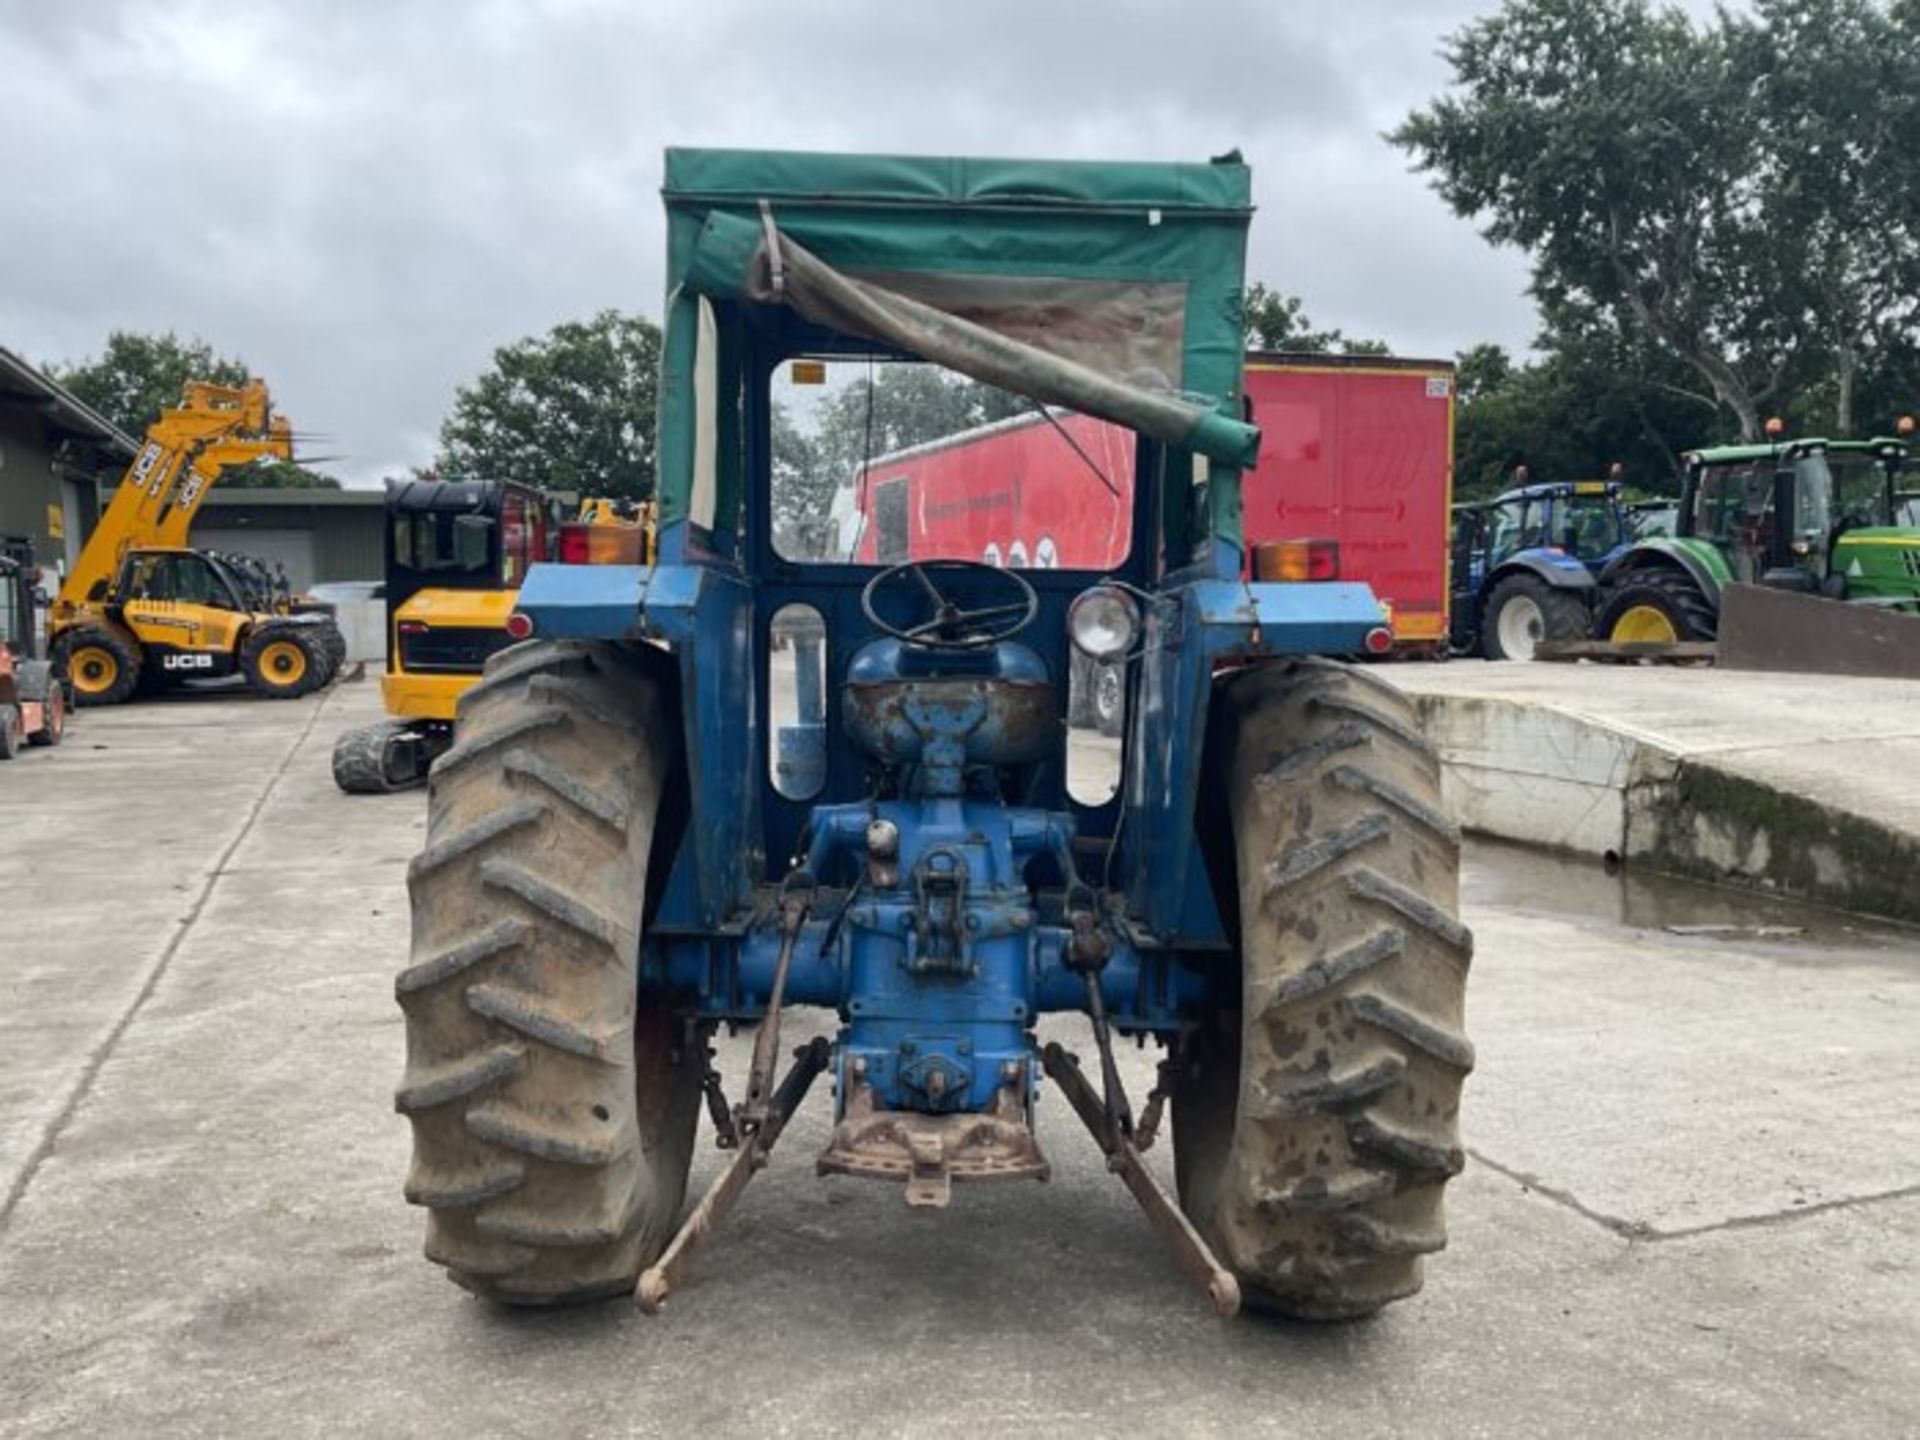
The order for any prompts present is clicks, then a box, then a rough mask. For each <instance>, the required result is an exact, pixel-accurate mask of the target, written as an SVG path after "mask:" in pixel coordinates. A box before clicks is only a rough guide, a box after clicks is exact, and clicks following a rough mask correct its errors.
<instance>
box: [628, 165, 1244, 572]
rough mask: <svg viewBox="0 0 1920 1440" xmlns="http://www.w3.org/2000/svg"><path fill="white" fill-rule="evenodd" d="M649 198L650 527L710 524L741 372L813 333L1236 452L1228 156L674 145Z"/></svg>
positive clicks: (1238, 233) (1234, 216)
mask: <svg viewBox="0 0 1920 1440" xmlns="http://www.w3.org/2000/svg"><path fill="white" fill-rule="evenodd" d="M663 193H664V198H665V201H666V207H667V218H668V255H667V263H668V301H667V330H666V353H665V357H664V362H663V376H662V385H661V402H660V403H661V416H660V419H661V424H660V484H659V498H660V506H661V512H660V513H661V521H662V525H663V528H664V527H668V526H672V525H673V524H675V523H676V522H678V521H682V520H690V521H691V522H692V523H693V524H694V525H695V526H697V527H699V528H700V529H702V530H704V531H711V530H712V529H714V528H715V517H716V516H718V517H725V516H729V515H732V514H733V513H735V508H736V507H737V505H738V498H739V490H738V485H739V474H738V470H739V466H740V464H741V456H740V454H739V440H738V438H737V437H738V436H739V434H740V429H741V427H740V426H739V424H738V423H737V421H738V418H739V412H738V409H737V407H738V406H739V405H740V404H741V403H742V398H743V397H742V395H741V390H742V387H743V384H744V383H745V382H747V381H749V380H751V379H753V378H754V377H755V375H756V371H757V372H758V374H759V375H760V377H761V378H763V377H764V370H765V367H766V366H767V365H770V364H772V363H777V362H778V360H779V359H780V358H783V357H782V353H781V352H782V349H783V346H784V349H785V352H786V353H797V352H798V351H799V350H800V349H801V348H803V346H804V345H805V344H806V343H808V339H809V337H818V336H820V335H822V334H831V335H834V336H838V337H845V338H849V339H853V340H859V341H867V342H874V343H875V344H876V345H878V346H879V347H882V348H885V349H888V350H891V351H897V352H900V353H902V354H906V355H910V356H914V357H917V358H920V359H924V360H928V361H932V362H934V363H937V364H940V365H943V366H945V367H947V368H949V369H951V370H954V371H957V372H959V373H961V374H964V375H967V376H969V377H970V378H972V379H975V380H979V381H982V382H985V383H987V384H990V385H994V386H997V387H999V388H1001V389H1003V390H1008V391H1012V392H1014V393H1016V394H1020V395H1024V396H1026V397H1027V398H1029V399H1031V400H1033V401H1034V402H1036V403H1037V404H1043V405H1059V406H1066V407H1069V408H1071V409H1074V410H1078V411H1081V412H1082V413H1085V414H1089V415H1093V416H1096V417H1098V418H1100V419H1104V420H1109V421H1112V422H1114V423H1116V424H1120V425H1124V426H1127V427H1128V428H1130V429H1133V430H1137V431H1139V432H1140V433H1142V434H1144V435H1147V436H1149V437H1151V438H1153V439H1156V440H1160V441H1163V442H1165V443H1166V444H1167V445H1169V446H1172V447H1175V448H1177V449H1180V450H1184V451H1187V452H1190V453H1191V454H1193V455H1195V456H1198V457H1204V458H1205V460H1207V461H1209V462H1211V465H1212V466H1213V467H1214V468H1215V469H1216V470H1218V471H1220V472H1223V477H1224V476H1232V475H1237V472H1238V471H1239V470H1241V469H1245V468H1248V467H1250V466H1251V465H1252V464H1253V462H1254V459H1255V458H1256V455H1257V449H1258V444H1259V432H1258V431H1257V430H1256V429H1254V427H1253V426H1251V425H1249V424H1247V423H1245V422H1244V421H1243V420H1242V419H1241V411H1240V383H1241V356H1242V345H1243V339H1242V336H1243V332H1242V326H1241V291H1242V285H1243V281H1244V264H1245V247H1246V231H1247V226H1248V223H1249V221H1250V219H1251V217H1252V213H1253V211H1252V202H1251V180H1250V175H1249V172H1248V170H1247V167H1246V166H1245V165H1244V164H1242V163H1240V161H1239V158H1238V157H1237V156H1229V157H1227V158H1225V159H1222V160H1218V161H1215V162H1213V163H1210V164H1199V165H1195V164H1150V163H1137V164H1136V163H1115V164H1108V163H1098V162H1043V161H1032V160H988V159H951V158H928V157H910V156H886V155H868V156H858V155H823V154H801V153H789V152H768V151H737V150H680V149H676V150H669V151H668V152H667V160H666V183H665V186H664V189H663ZM748 413H749V414H750V413H751V410H749V412H748ZM1227 488H1228V490H1229V493H1232V494H1235V495H1237V485H1234V486H1230V487H1227ZM1232 528H1233V529H1234V531H1235V532H1236V535H1237V525H1235V526H1233V527H1232Z"/></svg>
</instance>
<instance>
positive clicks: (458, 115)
mask: <svg viewBox="0 0 1920 1440" xmlns="http://www.w3.org/2000/svg"><path fill="white" fill-rule="evenodd" d="M1492 4H1493V0H1342V3H1320V0H1314V3H1281V0H1238V3H1222V4H1217V5H1206V4H1201V3H1197V0H1195V3H1188V4H1184V5H1183V4H1173V3H1168V0H1106V3H1101V4H1085V5H1067V4H1048V3H1046V0H1015V3H1007V0H971V3H968V4H946V5H940V6H933V5H928V4H915V3H911V0H807V3H805V4H797V5H765V4H763V5H747V4H737V3H731V0H685V3H679V4H672V5H668V4H662V3H658V0H647V3H640V0H489V3H460V4H455V3H451V0H449V3H444V4H427V3H410V0H386V3H378V4H375V3H361V0H275V3H248V4H238V5H236V4H233V3H231V0H228V3H223V4H217V5H216V4H210V3H200V0H166V3H155V0H143V3H136V0H121V3H113V0H60V3H56V0H0V135H4V136H5V137H6V143H5V153H6V162H5V165H6V169H5V179H4V182H0V262H4V263H0V277H4V278H0V344H4V345H6V346H8V347H10V348H12V349H15V350H17V351H20V352H23V353H25V354H26V355H28V356H30V357H32V358H33V359H35V360H38V361H41V362H43V363H45V362H51V361H60V360H70V359H77V358H80V357H82V356H84V355H87V354H91V353H94V352H96V351H97V350H98V349H99V347H100V345H101V343H102V342H103V341H104V339H105V337H106V335H107V332H108V331H109V330H110V329H113V328H116V327H117V328H125V329H136V330H163V329H174V330H178V331H180V332H182V333H187V334H197V335H200V336H202V337H204V338H205V339H207V340H208V341H210V342H211V343H212V344H213V345H214V346H215V347H216V348H218V349H219V350H221V351H223V352H228V353H238V354H240V355H241V356H243V357H244V358H245V359H246V360H247V361H248V362H249V363H250V364H251V365H252V366H253V367H254V369H255V370H256V371H257V372H258V373H260V374H262V375H264V376H265V377H266V378H267V379H268V380H269V381H270V383H271V384H272V386H273V388H274V394H275V398H276V401H277V403H278V404H279V406H280V408H281V409H282V410H284V411H285V412H286V413H287V414H288V415H290V416H291V417H292V418H293V421H294V423H295V425H296V426H297V427H298V428H300V429H301V430H303V431H315V432H325V433H327V434H328V435H330V436H333V437H335V439H334V443H333V444H332V445H331V446H329V447H328V448H329V449H332V450H337V451H341V452H344V453H345V458H344V459H342V460H341V461H339V462H338V463H336V464H335V465H333V466H331V467H329V468H330V469H332V470H333V471H334V473H337V474H339V475H341V476H342V477H343V478H346V479H348V480H349V481H350V482H352V483H357V484H371V483H374V482H375V481H377V480H378V478H379V477H380V476H381V475H383V474H389V473H397V472H398V471H399V470H400V469H401V468H402V467H404V466H406V465H408V464H410V463H417V462H421V461H424V460H426V459H427V458H428V457H429V456H430V454H431V453H432V450H433V447H434V437H435V433H436V431H437V429H438V427H439V422H440V419H441V417H442V416H443V415H444V414H445V412H446V410H447V407H448V405H449V403H450V401H451V399H452V395H453V390H454V387H455V386H456V385H457V384H459V383H460V382H461V381H463V380H465V379H467V378H469V377H470V376H472V375H473V374H474V373H476V372H477V371H478V370H480V369H481V368H482V367H484V366H485V364H486V363H487V359H488V356H489V354H490V353H491V351H492V349H493V347H494V346H496V345H500V344H503V343H506V342H508V341H511V340H513V339H515V338H517V337H519V336H522V335H526V334H529V333H533V332H537V331H541V330H544V329H546V328H547V327H548V326H550V325H553V324H555V323H556V322H559V321H562V320H566V319H572V318H576V317H580V316H584V315H587V314H590V313H591V312H593V311H594V310H597V309H600V308H602V307H604V306H616V307H619V308H621V309H626V310H632V311H639V312H641V313H644V314H647V315H650V316H655V317H657V316H658V314H659V299H660V290H661V271H660V262H661V242H662V225H661V218H660V211H659V204H658V199H657V194H656V191H657V188H658V185H659V179H660V152H661V149H662V147H664V146H666V145H668V144H687V145H699V144H713V145H740V146H764V147H782V148H800V149H855V150H906V151H925V152H932V153H948V152H953V153H988V154H1017V155H1039V156H1067V157H1124V158H1135V159H1186V160H1198V159H1204V158H1206V157H1207V156H1209V155H1212V154H1216V153H1218V152H1220V151H1223V150H1226V149H1228V148H1229V147H1232V146H1235V145H1237V146H1239V147H1240V148H1241V150H1242V151H1243V152H1244V153H1245V154H1246V156H1247V159H1248V160H1249V161H1250V162H1251V163H1252V165H1253V167H1254V179H1255V194H1256V198H1257V200H1258V202H1259V205H1260V213H1259V215H1258V217H1257V218H1256V220H1255V222H1254V231H1253V242H1252V245H1253V255H1252V261H1251V266H1250V269H1251V273H1252V275H1253V276H1254V277H1255V278H1259V279H1263V280H1265V281H1267V282H1268V283H1269V284H1272V285H1275V286H1277V287H1279V288H1281V289H1283V290H1287V291H1291V292H1294V293H1297V294H1300V295H1302V296H1304V297H1305V298H1306V300H1307V302H1308V308H1309V312H1310V313H1311V314H1312V316H1313V318H1314V319H1315V321H1316V322H1317V323H1319V324H1321V325H1338V326H1340V327H1342V328H1344V329H1346V330H1347V331H1348V332H1349V333H1353V334H1359V335H1369V336H1379V337H1382V338H1384V339H1386V340H1387V341H1389V342H1390V343H1391V344H1392V345H1393V346H1394V347H1395V348H1396V349H1398V350H1400V351H1402V352H1404V353H1408V354H1416V355H1447V354H1451V353H1452V352H1453V351H1455V350H1457V349H1461V348H1463V347H1465V346H1467V345H1469V344H1471V343H1473V342H1475V341H1477V340H1481V339H1493V340H1498V341H1501V342H1503V343H1505V344H1507V345H1509V346H1512V347H1515V348H1522V347H1524V346H1525V345H1526V344H1527V342H1528V341H1529V339H1530V338H1531V336H1532V333H1533V311H1532V306H1531V304H1530V302H1529V301H1528V300H1527V298H1526V296H1525V294H1524V287H1525V283H1526V272H1525V266H1524V264H1523V262H1522V261H1521V259H1520V257H1518V256H1516V255H1514V254H1511V253H1500V252H1496V251H1494V250H1492V249H1491V248H1489V247H1488V246H1487V245H1486V244H1485V243H1484V242H1483V241H1482V240H1481V239H1480V238H1479V236H1478V235H1477V234H1476V233H1475V231H1474V229H1473V227H1472V226H1471V225H1468V224H1466V223H1464V222H1462V221H1459V220H1456V219H1454V218H1453V217H1452V216H1451V215H1450V214H1449V213H1448V212H1447V211H1446V210H1445V208H1444V207H1443V206H1442V205H1441V204H1440V202H1439V201H1438V200H1437V199H1435V198H1434V196H1433V195H1432V194H1431V192H1430V191H1429V190H1428V188H1427V186H1426V183H1425V181H1424V180H1423V179H1421V178H1420V177H1419V176H1416V175H1413V174H1410V173H1409V172H1408V170H1407V167H1406V161H1405V158H1404V157H1403V156H1402V155H1401V154H1400V153H1399V152H1397V151H1394V150H1392V149H1390V148H1389V147H1388V146H1387V145H1386V144H1385V143H1384V142H1383V141H1382V140H1381V139H1380V138H1379V136H1380V132H1381V131H1382V130H1384V129H1387V128H1388V127H1390V126H1392V125H1394V124H1395V123H1397V121H1398V120H1399V119H1400V118H1401V117H1402V116H1403V115H1404V114H1405V113H1406V111H1407V110H1408V109H1409V108H1411V107H1413V106H1416V105H1418V104H1421V103H1423V102H1424V101H1425V100H1427V99H1428V98H1429V97H1430V96H1432V95H1433V94H1434V93H1435V92H1436V90H1438V89H1439V88H1440V87H1441V86H1442V85H1443V84H1444V83H1445V80H1446V71H1445V67H1444V65H1443V64H1442V63H1441V61H1440V60H1439V58H1438V55H1437V50H1438V46H1439V41H1440V37H1441V36H1442V35H1443V34H1445V33H1446V32H1447V31H1449V30H1451V29H1453V28H1454V27H1456V26H1457V25H1458V24H1459V23H1461V22H1462V21H1463V20H1465V19H1467V18H1469V17H1470V16H1471V15H1472V14H1473V13H1475V12H1476V11H1477V10H1482V9H1487V8H1491V6H1492Z"/></svg>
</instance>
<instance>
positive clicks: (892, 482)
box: [859, 415, 1134, 570]
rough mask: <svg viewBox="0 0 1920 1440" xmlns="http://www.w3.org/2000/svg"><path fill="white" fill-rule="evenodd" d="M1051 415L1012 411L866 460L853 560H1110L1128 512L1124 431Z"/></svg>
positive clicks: (1128, 451) (1055, 563)
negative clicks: (1053, 420)
mask: <svg viewBox="0 0 1920 1440" xmlns="http://www.w3.org/2000/svg"><path fill="white" fill-rule="evenodd" d="M1057 418H1058V421H1059V425H1058V428H1056V427H1055V426H1054V425H1053V424H1050V423H1048V421H1047V420H1045V419H1044V418H1042V417H1041V416H1038V415H1031V416H1021V417H1019V418H1017V419H1013V420H1004V421H1001V422H1000V423H998V424H996V425H989V426H982V427H981V428H980V429H978V430H970V431H967V432H966V433H964V434H961V435H956V436H953V437H951V438H949V439H945V440H938V441H934V442H932V443H930V444H927V445H920V446H916V447H915V448H913V449H911V450H902V451H898V452H896V453H895V454H892V455H883V456H880V457H879V458H877V459H876V460H874V461H873V463H872V464H871V465H869V466H868V467H867V486H868V490H869V494H868V495H867V497H866V501H865V503H864V505H862V506H861V507H860V508H861V509H863V510H865V511H866V512H867V513H868V514H869V515H870V516H871V517H872V522H871V523H870V524H868V525H867V526H866V528H865V533H864V534H863V535H862V537H861V541H860V551H859V554H860V558H861V559H862V560H864V561H867V562H868V563H878V564H885V565H891V564H896V563H898V562H899V561H902V560H909V559H912V560H930V559H953V560H985V561H988V562H989V563H991V564H995V565H1012V566H1016V567H1026V566H1034V567H1037V568H1041V569H1068V570H1105V569H1107V568H1109V567H1111V566H1113V565H1116V564H1118V563H1119V562H1120V560H1121V559H1122V558H1124V557H1125V555H1126V553H1127V545H1128V540H1129V535H1128V528H1129V522H1130V520H1131V518H1132V512H1131V510H1130V508H1129V500H1130V497H1131V496H1132V494H1133V455H1134V438H1133V434H1132V432H1131V431H1128V430H1124V429H1121V428H1120V427H1118V426H1115V425H1109V424H1107V423H1106V422H1105V421H1101V420H1093V419H1090V418H1088V417H1087V416H1085V415H1061V416H1059V417H1057ZM1063 432H1064V433H1063ZM1068 437H1071V441H1069V438H1068ZM1076 446H1077V447H1078V449H1076V448H1075V447H1076ZM1089 462H1091V463H1089ZM1096 469H1097V470H1098V472H1099V473H1098V474H1096V473H1095V471H1096ZM1109 487H1111V488H1109ZM1116 492H1117V493H1116Z"/></svg>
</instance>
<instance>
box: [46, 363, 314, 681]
mask: <svg viewBox="0 0 1920 1440" xmlns="http://www.w3.org/2000/svg"><path fill="white" fill-rule="evenodd" d="M292 459H293V431H292V427H291V426H290V425H288V423H287V421H286V419H285V418H284V417H282V416H279V415H276V414H274V412H273V406H272V402H271V400H270V399H269V397H268V395H267V387H266V385H265V384H264V383H263V382H262V381H259V380H249V381H248V382H247V383H246V384H245V385H239V386H228V385H214V384H209V383H207V382H204V381H191V382H189V383H188V385H187V387H186V391H185V394H184V396H183V397H182V399H181V403H180V404H179V405H177V406H175V407H173V408H172V409H170V410H166V411H164V412H162V414H161V415H160V418H159V419H157V420H155V421H154V423H153V424H152V426H150V427H149V428H148V430H147V434H146V438H145V441H144V443H143V444H142V445H141V447H140V450H139V453H138V454H136V455H135V456H134V459H133V464H132V465H130V466H129V467H128V468H127V473H126V475H125V476H124V477H123V478H122V479H121V482H120V486H119V488H118V489H117V490H116V491H115V492H114V496H113V500H112V502H111V503H110V504H109V505H108V506H107V511H106V514H104V515H102V516H101V517H100V523H99V524H98V525H97V526H96V527H95V528H94V531H93V534H92V535H91V536H90V537H89V538H88V540H87V544H86V548H85V549H83V550H82V551H81V552H80V558H79V560H78V561H77V562H76V563H75V564H74V567H73V570H72V572H71V573H70V574H69V575H68V576H67V577H66V579H65V581H64V582H63V583H62V584H61V586H60V594H59V597H58V598H57V599H56V600H55V601H54V604H53V610H52V613H51V615H50V616H49V620H48V628H49V631H50V634H51V638H52V642H53V656H54V660H55V663H56V666H57V667H58V668H59V669H60V670H61V671H62V672H63V673H64V674H65V675H66V676H67V679H68V683H69V685H70V686H71V687H72V690H73V696H74V700H75V702H76V703H77V704H80V705H113V704H118V703H119V702H120V701H123V700H126V699H129V698H130V697H132V696H133V695H134V694H135V693H137V692H143V691H152V690H158V689H163V688H166V687H168V686H171V685H175V684H179V683H181V682H183V681H187V680H204V679H213V678H217V677H219V676H225V675H233V674H241V675H244V676H245V677H246V680H247V684H248V687H249V688H250V689H252V690H253V691H254V692H255V693H256V694H260V695H264V696H267V697H270V698H274V699H291V698H293V697H296V696H300V695H305V694H308V693H310V692H311V691H314V690H317V689H319V688H320V687H321V686H323V685H325V684H326V683H327V682H328V681H329V680H331V679H332V678H333V676H334V674H335V672H336V671H337V669H338V666H339V660H340V657H341V656H342V655H343V654H344V653H345V647H344V645H343V644H342V643H341V639H340V634H339V631H338V628H337V627H336V626H335V625H334V623H333V620H332V618H331V617H330V616H328V615H326V614H324V613H319V612H312V613H300V614H296V613H288V612H289V611H290V610H291V609H292V607H291V606H288V605H281V606H276V605H274V604H273V603H272V602H271V601H270V600H269V599H267V598H266V597H263V596H262V595H261V594H260V593H259V587H258V586H257V585H256V584H255V583H253V581H252V579H251V578H250V577H249V576H248V575H247V574H246V573H244V572H243V571H242V570H241V569H239V568H237V567H236V565H235V564H234V562H233V560H232V558H231V557H227V556H222V555H219V554H216V553H213V552H209V551H203V550H195V549H193V548H191V547H190V546H189V545H188V544H187V539H188V535H189V532H190V531H191V529H192V526H193V518H194V516H195V515H196V514H197V513H199V510H200V506H201V505H202V503H203V502H204V501H205V500H206V497H207V492H208V491H209V490H211V489H212V488H213V486H214V485H215V484H216V483H217V482H218V481H219V479H220V475H221V472H222V471H224V470H225V469H227V467H229V466H233V465H244V464H249V463H253V462H255V461H262V460H288V461H290V460H292Z"/></svg>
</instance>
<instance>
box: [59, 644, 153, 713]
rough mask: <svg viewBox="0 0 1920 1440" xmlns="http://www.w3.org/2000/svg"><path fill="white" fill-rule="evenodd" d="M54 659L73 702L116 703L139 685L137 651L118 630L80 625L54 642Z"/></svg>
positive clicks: (76, 703)
mask: <svg viewBox="0 0 1920 1440" xmlns="http://www.w3.org/2000/svg"><path fill="white" fill-rule="evenodd" d="M54 661H55V663H56V666H57V668H58V669H60V670H61V671H62V672H64V673H65V675H66V676H67V679H68V683H70V684H71V685H72V686H73V703H74V704H75V705H118V704H120V703H121V702H122V701H124V700H129V699H131V698H132V697H133V693H134V691H135V690H137V689H138V688H139V686H140V650H139V647H138V646H136V645H135V644H134V643H133V642H132V641H130V640H129V639H127V637H126V636H125V635H123V634H121V633H120V632H119V631H118V630H113V629H109V628H108V627H107V626H105V625H80V626H76V627H75V628H74V629H72V630H69V631H67V632H66V633H65V634H64V635H62V636H61V637H60V638H59V639H58V640H56V641H55V642H54Z"/></svg>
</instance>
